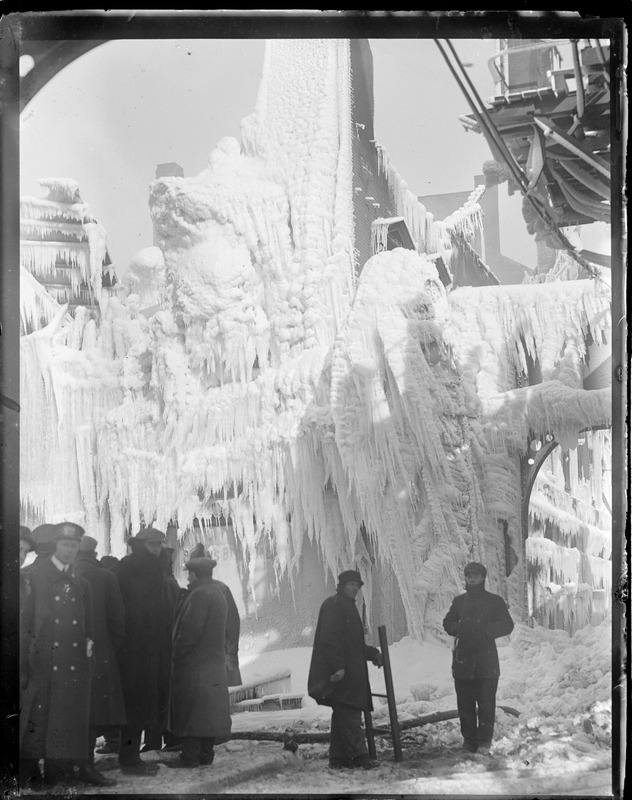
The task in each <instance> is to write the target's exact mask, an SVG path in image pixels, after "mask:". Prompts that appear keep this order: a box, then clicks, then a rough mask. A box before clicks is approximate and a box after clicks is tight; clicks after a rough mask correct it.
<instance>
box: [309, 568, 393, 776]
mask: <svg viewBox="0 0 632 800" xmlns="http://www.w3.org/2000/svg"><path fill="white" fill-rule="evenodd" d="M362 585H363V581H362V578H361V577H360V573H359V572H356V571H355V570H347V571H346V572H343V573H342V574H341V575H340V576H339V578H338V587H337V589H336V594H335V595H333V596H332V597H328V598H327V599H326V600H325V602H324V603H323V604H322V606H321V607H320V613H319V615H318V623H317V625H316V634H315V636H314V649H313V652H312V660H311V664H310V668H309V676H308V680H307V690H308V693H309V695H310V697H313V698H314V700H316V702H317V703H318V704H319V705H327V706H331V708H332V715H331V734H330V739H329V766H330V767H332V768H333V769H340V768H343V767H351V768H353V767H363V768H364V769H371V768H372V767H374V766H377V765H378V762H376V761H372V760H371V758H370V757H369V753H368V749H367V745H366V739H365V735H364V732H363V730H362V712H363V711H372V710H373V702H372V699H371V688H370V685H369V671H368V669H367V665H366V662H367V661H372V662H373V663H374V664H375V665H376V666H378V667H381V666H382V655H381V653H380V651H379V650H378V649H377V648H376V647H371V646H370V645H367V644H365V642H364V627H363V625H362V620H361V619H360V614H359V613H358V608H357V606H356V603H355V598H356V596H357V594H358V592H359V591H360V587H361V586H362Z"/></svg>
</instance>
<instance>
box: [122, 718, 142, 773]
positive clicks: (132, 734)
mask: <svg viewBox="0 0 632 800" xmlns="http://www.w3.org/2000/svg"><path fill="white" fill-rule="evenodd" d="M142 734H143V731H142V729H141V728H131V727H129V726H128V725H124V726H123V727H122V728H121V742H120V744H119V755H118V760H119V764H120V765H121V766H129V765H130V764H138V762H139V761H141V757H140V739H141V736H142Z"/></svg>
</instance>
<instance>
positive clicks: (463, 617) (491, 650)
mask: <svg viewBox="0 0 632 800" xmlns="http://www.w3.org/2000/svg"><path fill="white" fill-rule="evenodd" d="M463 572H464V575H465V594H460V595H459V596H458V597H455V598H454V600H453V601H452V606H451V607H450V610H449V611H448V613H447V614H446V616H445V619H444V620H443V627H444V628H445V630H446V631H447V633H449V634H450V636H455V637H456V641H455V644H454V650H453V654H452V676H453V678H454V686H455V689H456V700H457V708H458V712H459V720H460V722H461V733H462V735H463V749H464V750H467V751H469V752H473V753H475V752H478V753H482V754H487V753H489V749H490V747H491V743H492V738H493V735H494V719H495V716H496V689H497V687H498V677H499V676H500V665H499V663H498V651H497V650H496V641H495V640H496V639H497V638H498V637H499V636H507V635H508V634H510V633H511V632H512V630H513V620H512V619H511V617H510V615H509V611H508V609H507V604H506V603H505V601H504V600H503V598H502V597H500V595H497V594H492V593H491V592H488V591H486V590H485V577H486V575H487V570H486V568H485V567H484V566H483V565H482V564H479V563H478V562H475V561H474V562H472V563H471V564H468V565H467V566H466V567H465V569H464V571H463ZM477 712H478V713H477Z"/></svg>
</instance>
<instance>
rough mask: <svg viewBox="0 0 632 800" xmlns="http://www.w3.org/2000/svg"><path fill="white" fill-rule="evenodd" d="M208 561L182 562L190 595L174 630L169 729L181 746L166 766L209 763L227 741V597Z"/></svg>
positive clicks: (228, 723)
mask: <svg viewBox="0 0 632 800" xmlns="http://www.w3.org/2000/svg"><path fill="white" fill-rule="evenodd" d="M213 566H214V563H213V561H212V559H210V558H193V559H191V560H189V561H187V563H186V564H185V569H187V570H188V572H189V591H188V592H187V594H186V596H185V597H184V599H183V601H182V603H181V604H180V606H179V610H178V614H177V616H176V619H175V623H174V626H173V652H172V659H173V662H172V670H171V692H170V699H169V718H170V719H169V730H170V731H172V732H173V734H174V735H175V736H178V737H179V738H180V740H181V743H182V753H181V755H180V759H179V761H177V762H175V763H170V764H167V766H169V767H175V768H177V767H185V768H186V767H189V768H190V767H198V766H204V765H210V764H212V763H213V758H214V755H215V753H214V749H213V748H214V745H215V744H219V743H220V742H225V741H226V740H227V739H229V738H230V730H231V719H230V699H229V695H228V678H227V675H226V655H225V651H224V642H225V638H226V599H225V597H224V593H223V592H222V590H221V588H220V587H219V586H218V585H217V583H216V581H214V580H213Z"/></svg>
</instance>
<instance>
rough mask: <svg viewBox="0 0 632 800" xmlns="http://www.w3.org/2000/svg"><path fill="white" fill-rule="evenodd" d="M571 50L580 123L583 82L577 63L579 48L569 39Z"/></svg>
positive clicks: (582, 105)
mask: <svg viewBox="0 0 632 800" xmlns="http://www.w3.org/2000/svg"><path fill="white" fill-rule="evenodd" d="M571 48H572V53H573V72H574V73H575V93H576V96H577V118H578V119H579V120H580V122H581V119H582V117H583V116H584V110H585V97H584V80H583V76H582V68H581V65H580V63H579V48H578V46H577V39H571Z"/></svg>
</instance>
